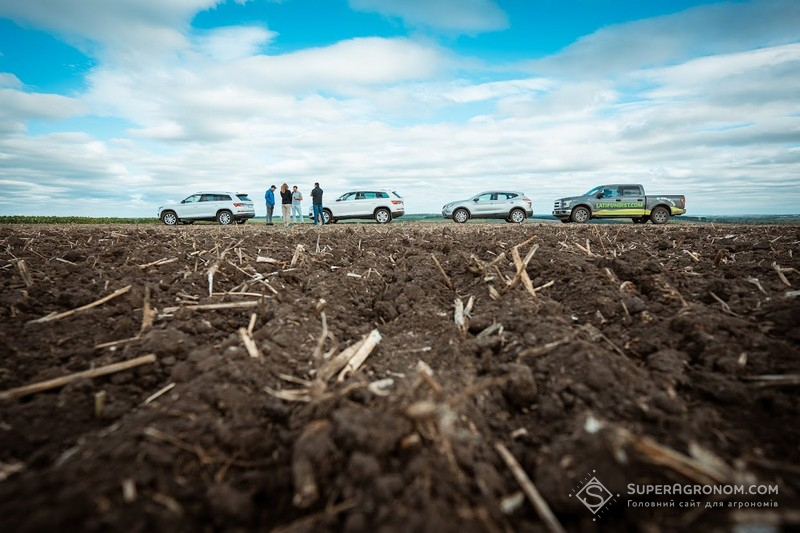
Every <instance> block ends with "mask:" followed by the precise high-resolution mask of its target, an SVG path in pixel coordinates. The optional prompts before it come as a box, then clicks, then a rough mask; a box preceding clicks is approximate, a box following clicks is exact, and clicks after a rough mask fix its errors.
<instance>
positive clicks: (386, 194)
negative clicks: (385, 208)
mask: <svg viewBox="0 0 800 533" xmlns="http://www.w3.org/2000/svg"><path fill="white" fill-rule="evenodd" d="M375 194H377V195H378V198H389V193H388V192H378V193H375Z"/></svg>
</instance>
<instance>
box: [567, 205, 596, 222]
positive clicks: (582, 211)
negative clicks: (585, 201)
mask: <svg viewBox="0 0 800 533" xmlns="http://www.w3.org/2000/svg"><path fill="white" fill-rule="evenodd" d="M590 218H591V214H590V213H589V210H588V209H586V208H585V207H583V206H579V207H576V208H575V209H573V210H572V216H570V219H571V220H572V221H573V222H575V223H577V224H585V223H586V222H588V221H589V219H590Z"/></svg>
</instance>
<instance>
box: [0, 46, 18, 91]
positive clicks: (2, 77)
mask: <svg viewBox="0 0 800 533" xmlns="http://www.w3.org/2000/svg"><path fill="white" fill-rule="evenodd" d="M0 56H2V54H0ZM0 87H8V88H12V89H19V88H21V87H22V82H21V81H20V79H19V78H18V77H16V76H15V75H14V74H11V73H10V72H0Z"/></svg>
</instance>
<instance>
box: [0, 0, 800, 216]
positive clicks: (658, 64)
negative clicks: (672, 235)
mask: <svg viewBox="0 0 800 533" xmlns="http://www.w3.org/2000/svg"><path fill="white" fill-rule="evenodd" d="M314 181H319V182H321V184H322V188H323V189H324V190H325V199H326V200H333V199H334V198H335V196H338V195H339V194H341V193H343V192H347V190H349V189H351V188H359V187H365V186H381V187H393V188H395V189H396V190H397V191H398V192H399V193H400V194H402V195H403V196H404V197H405V199H406V206H407V211H408V212H411V213H430V212H438V211H439V210H440V209H441V206H442V204H444V203H446V202H448V201H451V200H455V199H460V198H464V197H468V196H470V195H472V194H473V193H477V192H479V191H481V190H484V189H487V188H490V187H495V186H499V187H503V188H513V189H518V190H522V191H524V192H525V193H527V194H528V195H529V196H530V197H531V198H532V199H533V201H534V210H535V212H536V213H537V214H545V213H549V212H550V211H551V210H552V205H553V200H554V199H556V198H558V197H560V196H566V195H572V194H578V193H581V192H584V191H586V190H588V189H590V188H591V187H592V186H594V185H598V184H601V183H603V182H609V181H614V182H620V181H622V182H635V183H642V184H644V185H645V187H646V188H647V189H649V191H650V192H653V193H682V194H685V195H686V196H687V207H688V209H689V214H692V215H714V214H745V213H748V214H750V213H763V214H774V213H785V214H800V2H798V1H797V0H743V1H727V2H721V1H711V0H113V1H112V0H25V1H21V0H0V215H12V214H30V215H45V214H53V215H80V216H155V210H156V208H157V207H158V205H159V204H161V203H163V202H164V201H166V200H180V199H182V198H183V197H185V196H187V195H188V194H189V193H191V192H193V191H195V190H201V189H225V190H233V189H235V190H237V191H245V192H248V193H250V195H251V197H252V198H253V199H254V200H255V201H256V212H257V213H258V214H259V215H263V214H264V211H265V209H264V206H263V194H264V189H265V188H266V187H268V186H269V185H270V184H273V183H275V184H277V185H280V184H281V183H283V182H287V183H289V184H290V185H294V184H297V185H299V186H300V188H301V190H305V191H308V190H310V189H311V187H312V185H313V182H314Z"/></svg>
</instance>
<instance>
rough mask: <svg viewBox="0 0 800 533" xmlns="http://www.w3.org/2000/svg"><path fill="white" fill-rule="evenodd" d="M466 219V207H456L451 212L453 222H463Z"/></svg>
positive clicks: (467, 218) (467, 215) (467, 213)
mask: <svg viewBox="0 0 800 533" xmlns="http://www.w3.org/2000/svg"><path fill="white" fill-rule="evenodd" d="M467 220H469V211H467V210H466V209H456V210H455V212H454V213H453V222H457V223H459V224H463V223H464V222H466V221H467Z"/></svg>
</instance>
